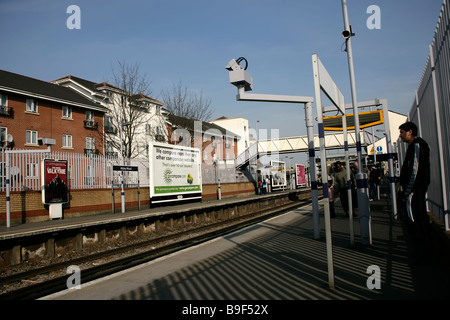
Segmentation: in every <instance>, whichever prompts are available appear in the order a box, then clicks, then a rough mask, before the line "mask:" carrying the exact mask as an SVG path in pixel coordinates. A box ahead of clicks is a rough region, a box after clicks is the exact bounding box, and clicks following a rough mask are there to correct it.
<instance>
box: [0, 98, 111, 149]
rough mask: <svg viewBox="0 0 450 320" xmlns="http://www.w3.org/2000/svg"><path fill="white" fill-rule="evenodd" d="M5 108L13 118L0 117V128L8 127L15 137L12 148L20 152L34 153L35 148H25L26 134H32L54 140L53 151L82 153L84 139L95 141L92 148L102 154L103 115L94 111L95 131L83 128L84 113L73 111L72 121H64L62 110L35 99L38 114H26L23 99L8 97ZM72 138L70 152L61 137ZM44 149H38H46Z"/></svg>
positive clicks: (80, 109) (58, 106)
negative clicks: (36, 133)
mask: <svg viewBox="0 0 450 320" xmlns="http://www.w3.org/2000/svg"><path fill="white" fill-rule="evenodd" d="M7 95H8V106H9V107H10V108H12V109H13V117H4V116H2V117H0V126H2V127H7V128H8V133H9V134H11V135H12V136H13V137H14V147H15V148H19V149H23V148H25V149H37V148H39V147H36V146H26V145H25V142H26V130H35V131H37V132H38V136H39V137H44V138H52V139H55V140H56V145H55V146H53V147H52V150H53V151H73V152H76V153H84V149H85V148H86V137H93V138H94V139H95V147H96V148H97V149H98V150H99V152H100V153H103V147H102V145H103V140H102V128H103V114H102V113H101V112H95V111H94V121H95V122H98V130H89V129H86V128H84V120H85V119H86V114H85V112H86V109H83V108H79V107H72V120H67V119H63V117H62V106H63V104H58V103H56V102H51V101H45V100H41V99H37V101H38V112H37V113H29V112H26V99H27V97H26V96H21V95H14V94H10V93H8V94H7ZM63 134H69V135H72V147H73V148H72V149H63V148H62V135H63ZM45 148H46V146H42V147H40V149H45Z"/></svg>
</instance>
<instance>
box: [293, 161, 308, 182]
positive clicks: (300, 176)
mask: <svg viewBox="0 0 450 320" xmlns="http://www.w3.org/2000/svg"><path fill="white" fill-rule="evenodd" d="M295 178H296V179H295V182H296V183H297V186H305V185H306V176H305V166H304V165H301V164H296V165H295Z"/></svg>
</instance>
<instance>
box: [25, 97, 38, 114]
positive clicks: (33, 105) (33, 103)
mask: <svg viewBox="0 0 450 320" xmlns="http://www.w3.org/2000/svg"><path fill="white" fill-rule="evenodd" d="M27 111H28V112H38V103H37V100H35V99H27Z"/></svg>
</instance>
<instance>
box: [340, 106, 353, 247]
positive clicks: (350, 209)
mask: <svg viewBox="0 0 450 320" xmlns="http://www.w3.org/2000/svg"><path fill="white" fill-rule="evenodd" d="M344 110H345V109H344ZM342 132H343V134H344V149H345V166H346V168H347V170H346V179H347V198H348V214H349V218H348V223H349V227H350V245H351V246H352V247H353V246H354V245H355V236H354V232H353V194H352V182H351V177H350V161H349V155H348V132H347V115H346V114H345V113H344V114H343V115H342Z"/></svg>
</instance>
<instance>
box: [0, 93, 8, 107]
mask: <svg viewBox="0 0 450 320" xmlns="http://www.w3.org/2000/svg"><path fill="white" fill-rule="evenodd" d="M7 106H8V96H7V95H6V94H3V93H0V107H7Z"/></svg>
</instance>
